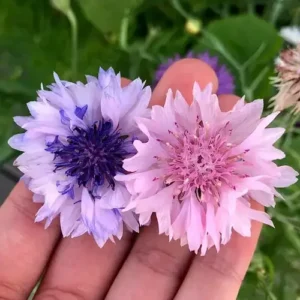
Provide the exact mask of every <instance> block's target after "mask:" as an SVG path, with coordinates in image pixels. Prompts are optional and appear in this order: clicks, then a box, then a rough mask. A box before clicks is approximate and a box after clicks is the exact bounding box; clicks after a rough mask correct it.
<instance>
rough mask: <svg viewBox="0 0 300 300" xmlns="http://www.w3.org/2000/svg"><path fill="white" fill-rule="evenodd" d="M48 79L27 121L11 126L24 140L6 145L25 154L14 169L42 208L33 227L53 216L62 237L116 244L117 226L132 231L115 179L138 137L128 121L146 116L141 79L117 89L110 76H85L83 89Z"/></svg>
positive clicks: (118, 85) (124, 192)
mask: <svg viewBox="0 0 300 300" xmlns="http://www.w3.org/2000/svg"><path fill="white" fill-rule="evenodd" d="M54 77H55V83H54V84H52V85H50V86H49V90H44V89H42V90H40V91H38V98H37V101H33V102H29V103H28V108H29V111H30V113H31V116H30V117H16V118H15V121H16V123H17V124H18V125H19V126H21V127H22V128H24V129H25V130H26V132H25V133H23V134H19V135H16V136H13V137H12V138H11V139H10V141H9V144H10V145H11V146H12V147H13V148H15V149H17V150H20V151H23V152H24V153H23V154H22V155H21V156H20V157H19V158H17V160H16V161H15V165H17V166H18V167H19V169H20V170H21V171H22V172H23V173H24V174H25V178H26V181H27V183H28V187H29V189H30V190H31V191H32V192H33V193H34V200H35V201H38V202H41V203H43V206H42V207H41V209H40V210H39V211H38V212H37V216H36V221H42V220H44V219H46V220H47V221H46V226H49V224H50V223H51V221H52V220H53V218H54V217H56V216H57V215H59V214H60V221H61V229H62V233H63V235H64V236H69V235H71V236H72V237H75V236H79V235H82V234H83V233H85V232H88V233H90V234H92V235H93V236H94V238H95V240H96V242H97V243H98V244H99V246H102V245H103V244H104V243H105V242H106V240H107V239H108V238H110V239H113V236H117V237H118V238H121V236H122V234H123V221H124V222H125V224H126V225H127V227H128V228H129V229H130V230H135V231H137V230H138V222H137V220H136V218H135V216H134V214H133V213H132V212H131V211H128V212H123V211H122V210H123V208H124V207H126V206H127V205H128V201H129V196H130V195H129V193H128V192H127V190H126V188H125V186H124V184H122V183H120V182H116V181H115V180H114V177H115V176H116V175H117V174H125V173H126V171H125V170H124V168H123V167H122V164H123V162H122V161H123V159H125V158H128V157H131V156H132V155H134V154H135V153H136V150H135V148H134V147H133V141H134V140H135V139H137V138H142V136H143V134H142V133H141V131H140V130H139V129H138V127H137V126H136V123H135V122H134V118H135V117H137V116H139V117H147V116H148V114H149V110H148V108H147V107H148V103H149V100H150V96H151V91H150V88H149V87H146V88H144V87H143V83H142V82H141V80H140V79H137V80H135V81H133V82H131V83H130V84H129V85H128V86H126V87H124V88H122V87H121V79H120V75H119V74H118V75H115V72H114V71H113V69H109V70H108V71H104V70H102V69H100V72H99V76H98V78H96V77H92V76H87V83H86V84H83V83H81V82H77V83H72V82H66V81H61V80H60V79H59V78H58V76H57V75H56V74H55V76H54Z"/></svg>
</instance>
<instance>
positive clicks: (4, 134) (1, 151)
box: [0, 95, 24, 164]
mask: <svg viewBox="0 0 300 300" xmlns="http://www.w3.org/2000/svg"><path fill="white" fill-rule="evenodd" d="M0 98H1V99H0V101H1V110H0V128H5V130H0V164H2V163H4V162H5V161H6V160H8V159H9V158H10V157H11V156H12V155H13V154H14V153H15V150H13V149H12V148H10V146H9V145H8V143H7V141H8V139H9V138H10V137H11V136H12V135H14V134H15V133H16V132H17V126H15V124H14V121H13V117H14V116H15V115H18V114H20V113H21V111H22V109H24V106H22V105H21V104H20V102H18V101H16V99H14V98H10V97H7V96H4V95H0Z"/></svg>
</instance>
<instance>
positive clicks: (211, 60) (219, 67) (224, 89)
mask: <svg viewBox="0 0 300 300" xmlns="http://www.w3.org/2000/svg"><path fill="white" fill-rule="evenodd" d="M182 58H198V59H201V60H202V61H204V62H205V63H207V64H208V65H210V66H211V67H212V69H214V71H215V72H216V74H217V77H218V80H219V89H218V95H221V94H232V93H234V89H235V84H234V78H233V75H232V74H231V72H230V71H229V70H228V68H227V67H226V66H225V65H223V64H220V63H219V59H218V57H217V56H210V55H209V53H208V52H204V53H198V54H194V53H193V52H188V53H187V55H186V56H185V57H181V56H180V55H179V54H176V55H175V56H174V57H172V58H169V59H168V60H167V61H166V62H164V63H162V64H160V65H159V67H158V69H157V70H156V72H155V78H154V85H156V84H157V83H158V82H159V80H160V79H161V78H162V76H163V75H164V73H165V72H166V71H167V69H168V68H169V67H170V66H171V65H172V64H173V63H174V62H176V61H178V60H180V59H182Z"/></svg>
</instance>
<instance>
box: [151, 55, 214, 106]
mask: <svg viewBox="0 0 300 300" xmlns="http://www.w3.org/2000/svg"><path fill="white" fill-rule="evenodd" d="M195 82H197V83H198V84H199V85H200V87H201V88H204V87H205V86H206V85H207V84H208V83H212V84H213V92H216V91H217V89H218V78H217V75H216V73H215V72H214V70H213V69H212V68H211V67H210V66H209V65H208V64H206V63H205V62H203V61H201V60H199V59H194V58H186V59H182V60H179V61H178V62H176V63H174V64H173V65H171V67H170V68H168V69H167V71H166V72H165V74H164V75H163V77H162V79H161V80H160V82H159V83H158V84H157V86H156V88H155V90H154V91H153V96H152V100H151V105H163V104H164V101H165V97H166V94H167V91H168V89H169V88H170V89H172V90H173V92H176V90H179V91H180V92H181V93H182V94H183V95H184V97H185V99H186V101H187V102H188V103H191V102H192V100H193V96H192V90H193V85H194V83H195ZM166 83H168V84H166Z"/></svg>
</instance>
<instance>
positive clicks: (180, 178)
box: [158, 122, 244, 201]
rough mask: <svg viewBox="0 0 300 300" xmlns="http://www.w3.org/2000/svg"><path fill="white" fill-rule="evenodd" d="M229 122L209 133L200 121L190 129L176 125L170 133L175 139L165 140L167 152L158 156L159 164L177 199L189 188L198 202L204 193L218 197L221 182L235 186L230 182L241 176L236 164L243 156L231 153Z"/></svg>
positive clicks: (187, 191)
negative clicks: (164, 156)
mask: <svg viewBox="0 0 300 300" xmlns="http://www.w3.org/2000/svg"><path fill="white" fill-rule="evenodd" d="M228 125H229V123H227V124H226V126H225V127H223V128H221V129H220V130H218V131H217V132H210V130H209V129H207V128H205V127H204V126H203V124H202V122H199V125H198V127H197V128H196V129H195V130H194V131H193V132H190V131H187V130H185V129H183V128H181V127H179V126H178V125H177V124H176V126H177V131H176V132H171V131H170V132H169V133H170V134H172V135H173V137H174V142H172V143H164V144H165V146H166V147H168V149H167V151H168V154H169V155H168V158H167V159H159V160H158V163H159V164H160V165H161V167H163V168H164V170H165V174H166V176H165V183H166V184H174V183H175V184H177V187H178V188H177V190H176V196H178V198H179V199H181V198H182V197H183V196H184V195H185V194H187V193H189V192H190V191H193V192H195V193H196V195H197V197H198V199H199V200H200V201H203V195H204V194H205V195H207V193H208V194H209V195H211V196H212V197H214V198H216V199H218V198H219V192H218V190H219V188H220V187H221V186H222V185H223V184H226V185H228V186H230V187H231V188H233V189H235V187H234V186H232V184H231V181H232V177H233V176H235V175H237V176H241V175H239V174H237V172H236V171H235V165H236V163H240V162H242V163H243V162H244V159H243V158H242V157H241V156H230V150H231V148H232V147H233V145H232V144H231V143H229V142H228V140H229V137H230V135H231V132H232V130H230V129H229V126H228ZM160 142H161V141H160ZM230 179H231V180H230ZM174 196H175V195H174Z"/></svg>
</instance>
